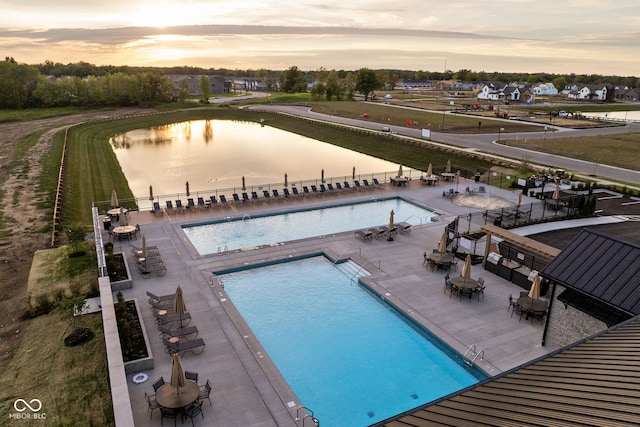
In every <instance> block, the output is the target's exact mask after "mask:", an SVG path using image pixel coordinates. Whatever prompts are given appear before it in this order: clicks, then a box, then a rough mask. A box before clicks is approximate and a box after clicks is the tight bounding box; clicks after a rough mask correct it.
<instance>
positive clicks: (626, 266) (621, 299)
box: [540, 229, 640, 315]
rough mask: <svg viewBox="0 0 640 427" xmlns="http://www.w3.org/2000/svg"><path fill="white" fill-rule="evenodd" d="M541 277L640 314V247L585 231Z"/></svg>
mask: <svg viewBox="0 0 640 427" xmlns="http://www.w3.org/2000/svg"><path fill="white" fill-rule="evenodd" d="M540 275H541V276H543V277H546V278H547V279H549V280H551V281H552V282H556V283H559V284H561V285H562V286H564V287H566V288H568V289H574V290H577V291H579V292H581V293H583V294H586V295H589V296H590V297H593V298H595V299H598V300H600V301H602V302H604V303H607V304H610V305H612V306H614V307H616V308H619V309H621V310H623V311H625V312H628V313H632V314H634V315H637V314H640V247H638V246H636V245H633V244H631V243H627V242H624V241H621V240H618V239H614V238H611V237H608V236H605V235H603V234H600V233H597V232H595V231H591V230H589V229H586V230H583V231H582V232H581V233H580V234H578V236H576V238H575V239H573V241H571V243H569V245H568V246H567V247H566V248H564V249H563V250H562V252H560V254H559V255H558V256H557V257H555V258H554V259H553V260H552V261H551V262H550V263H549V264H547V265H546V266H545V267H544V268H543V269H542V271H540Z"/></svg>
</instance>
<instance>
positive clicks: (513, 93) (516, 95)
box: [477, 82, 521, 101]
mask: <svg viewBox="0 0 640 427" xmlns="http://www.w3.org/2000/svg"><path fill="white" fill-rule="evenodd" d="M520 95H521V92H520V88H519V87H518V86H517V85H508V84H506V83H500V82H492V83H487V84H485V85H483V86H482V89H480V92H478V95H477V96H478V99H484V100H488V101H506V100H508V101H519V100H520Z"/></svg>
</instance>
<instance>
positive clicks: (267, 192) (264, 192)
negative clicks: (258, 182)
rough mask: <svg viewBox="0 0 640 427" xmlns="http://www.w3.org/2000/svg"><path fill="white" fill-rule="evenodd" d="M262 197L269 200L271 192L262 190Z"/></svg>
mask: <svg viewBox="0 0 640 427" xmlns="http://www.w3.org/2000/svg"><path fill="white" fill-rule="evenodd" d="M262 198H263V199H264V200H266V201H267V202H269V201H271V194H269V190H262Z"/></svg>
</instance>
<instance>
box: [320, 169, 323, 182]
mask: <svg viewBox="0 0 640 427" xmlns="http://www.w3.org/2000/svg"><path fill="white" fill-rule="evenodd" d="M320 181H322V182H324V169H322V171H321V172H320Z"/></svg>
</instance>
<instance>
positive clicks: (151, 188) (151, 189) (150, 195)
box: [149, 185, 153, 200]
mask: <svg viewBox="0 0 640 427" xmlns="http://www.w3.org/2000/svg"><path fill="white" fill-rule="evenodd" d="M149 200H153V186H152V185H150V186H149Z"/></svg>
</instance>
